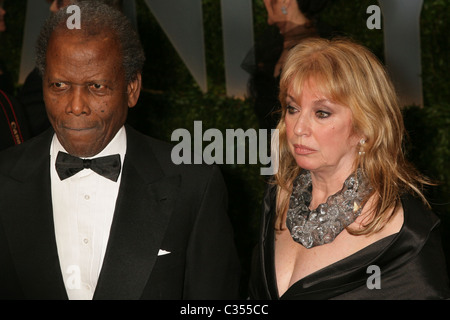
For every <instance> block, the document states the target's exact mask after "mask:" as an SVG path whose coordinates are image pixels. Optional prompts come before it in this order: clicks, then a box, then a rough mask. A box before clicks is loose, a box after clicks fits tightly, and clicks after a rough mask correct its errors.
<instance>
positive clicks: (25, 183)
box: [4, 130, 67, 299]
mask: <svg viewBox="0 0 450 320" xmlns="http://www.w3.org/2000/svg"><path fill="white" fill-rule="evenodd" d="M52 136H53V131H52V130H48V131H47V132H46V133H45V134H43V135H41V136H39V137H38V138H36V143H34V144H30V145H28V148H29V149H28V150H27V152H25V153H24V154H23V156H22V157H21V158H20V159H19V160H18V161H17V163H16V165H15V166H14V168H13V169H12V170H11V173H10V177H11V180H10V182H9V183H8V186H9V189H10V190H15V193H14V195H11V209H12V210H11V212H14V214H13V215H9V216H7V217H5V220H4V223H5V230H6V232H7V233H8V234H9V235H10V236H9V237H10V238H11V239H15V241H14V242H12V243H11V252H12V255H13V257H14V259H15V260H16V261H17V274H18V276H19V279H21V283H22V288H23V291H24V294H25V297H26V298H27V299H67V294H66V291H65V289H64V283H63V279H62V275H61V268H60V265H59V259H58V252H57V247H56V239H55V230H54V224H53V214H52V202H51V188H50V156H49V150H50V142H51V138H52ZM24 147H25V146H24ZM43 288H45V290H43Z"/></svg>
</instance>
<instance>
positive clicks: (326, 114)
mask: <svg viewBox="0 0 450 320" xmlns="http://www.w3.org/2000/svg"><path fill="white" fill-rule="evenodd" d="M316 115H317V118H319V119H325V118H328V117H329V116H330V115H331V113H330V112H326V111H321V110H320V111H317V112H316Z"/></svg>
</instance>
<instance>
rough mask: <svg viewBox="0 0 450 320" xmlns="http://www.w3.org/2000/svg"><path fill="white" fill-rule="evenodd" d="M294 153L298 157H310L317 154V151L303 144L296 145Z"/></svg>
mask: <svg viewBox="0 0 450 320" xmlns="http://www.w3.org/2000/svg"><path fill="white" fill-rule="evenodd" d="M294 152H295V154H297V155H308V154H311V153H314V152H316V150H315V149H312V148H310V147H307V146H304V145H302V144H294Z"/></svg>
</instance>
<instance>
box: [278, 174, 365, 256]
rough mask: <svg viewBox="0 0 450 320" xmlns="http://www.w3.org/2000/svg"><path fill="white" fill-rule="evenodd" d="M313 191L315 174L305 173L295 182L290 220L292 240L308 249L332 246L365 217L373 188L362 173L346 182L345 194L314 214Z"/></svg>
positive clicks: (332, 197) (352, 176) (332, 199)
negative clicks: (358, 218) (366, 205)
mask: <svg viewBox="0 0 450 320" xmlns="http://www.w3.org/2000/svg"><path fill="white" fill-rule="evenodd" d="M311 191H312V182H311V173H310V172H309V171H307V170H304V171H302V173H301V174H300V175H299V176H298V177H297V178H295V180H294V184H293V192H292V194H291V197H290V201H289V209H288V211H287V218H286V225H287V227H288V229H289V231H290V232H291V236H292V238H293V239H294V241H295V242H298V243H300V244H301V245H303V246H304V247H306V248H312V247H314V246H319V245H323V244H326V243H330V242H332V241H333V240H334V239H335V238H336V237H337V235H338V234H340V233H341V232H342V230H344V228H346V227H347V226H348V225H350V224H351V223H352V222H354V221H355V219H356V218H357V217H358V216H359V215H360V214H361V210H362V206H361V203H362V201H363V200H364V199H365V198H366V196H367V195H369V194H370V192H371V191H372V188H371V186H370V185H369V183H368V182H367V180H366V179H364V177H363V174H362V172H361V170H360V169H358V170H357V171H356V172H355V173H354V174H351V175H350V176H349V177H348V178H347V179H346V180H345V182H344V186H343V187H342V189H341V191H339V192H337V193H335V194H334V195H332V196H329V197H328V199H327V202H326V203H322V204H320V205H319V206H318V207H317V208H316V209H314V210H310V209H309V208H308V207H309V205H310V203H311V198H312V196H311Z"/></svg>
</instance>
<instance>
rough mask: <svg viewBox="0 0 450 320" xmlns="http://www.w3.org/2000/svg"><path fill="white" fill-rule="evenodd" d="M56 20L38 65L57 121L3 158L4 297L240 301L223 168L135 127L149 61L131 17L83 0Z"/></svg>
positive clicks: (0, 267) (46, 30)
mask: <svg viewBox="0 0 450 320" xmlns="http://www.w3.org/2000/svg"><path fill="white" fill-rule="evenodd" d="M77 5H78V6H79V8H80V12H81V28H80V29H68V28H67V26H66V20H67V19H68V17H69V15H68V14H66V13H65V10H60V11H58V12H57V13H55V14H54V15H52V16H51V17H50V18H49V20H48V21H47V22H46V24H45V25H44V27H43V29H42V32H41V35H40V38H39V41H38V45H37V66H38V68H39V69H40V71H41V72H42V75H43V91H44V100H45V105H46V110H47V114H48V117H49V120H50V123H51V125H52V128H51V129H49V130H47V131H46V132H44V133H43V134H42V135H40V136H38V137H36V138H35V139H33V140H31V141H29V143H26V144H23V145H21V146H18V147H16V148H13V150H10V151H9V152H7V153H3V154H1V155H0V261H1V263H0V297H1V298H8V299H67V298H69V299H229V298H236V297H237V291H238V283H239V263H238V259H237V254H236V250H235V246H234V241H233V234H232V228H231V224H230V222H229V219H228V217H227V213H226V205H227V203H226V202H227V196H226V187H225V185H224V182H223V179H222V176H221V174H220V171H219V170H218V168H217V167H212V166H200V165H191V166H189V165H184V166H183V165H181V166H177V165H174V164H173V162H172V161H171V157H170V154H171V146H170V145H168V144H166V143H164V142H160V141H157V140H155V139H152V138H150V137H146V136H143V135H141V134H140V133H138V132H136V131H135V130H133V129H132V128H131V127H129V126H128V125H125V121H126V117H127V111H128V108H132V107H134V106H135V105H136V103H137V101H138V98H139V92H140V88H141V74H140V72H141V68H142V65H143V63H144V54H143V52H142V49H141V46H140V43H139V40H138V37H137V35H136V33H135V32H134V30H133V27H132V26H131V25H130V24H129V22H128V20H127V19H126V18H125V17H124V16H123V15H122V14H121V13H120V12H119V11H116V10H115V9H113V8H111V7H109V6H106V5H103V4H101V3H98V2H95V1H94V2H79V3H78V4H77Z"/></svg>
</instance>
